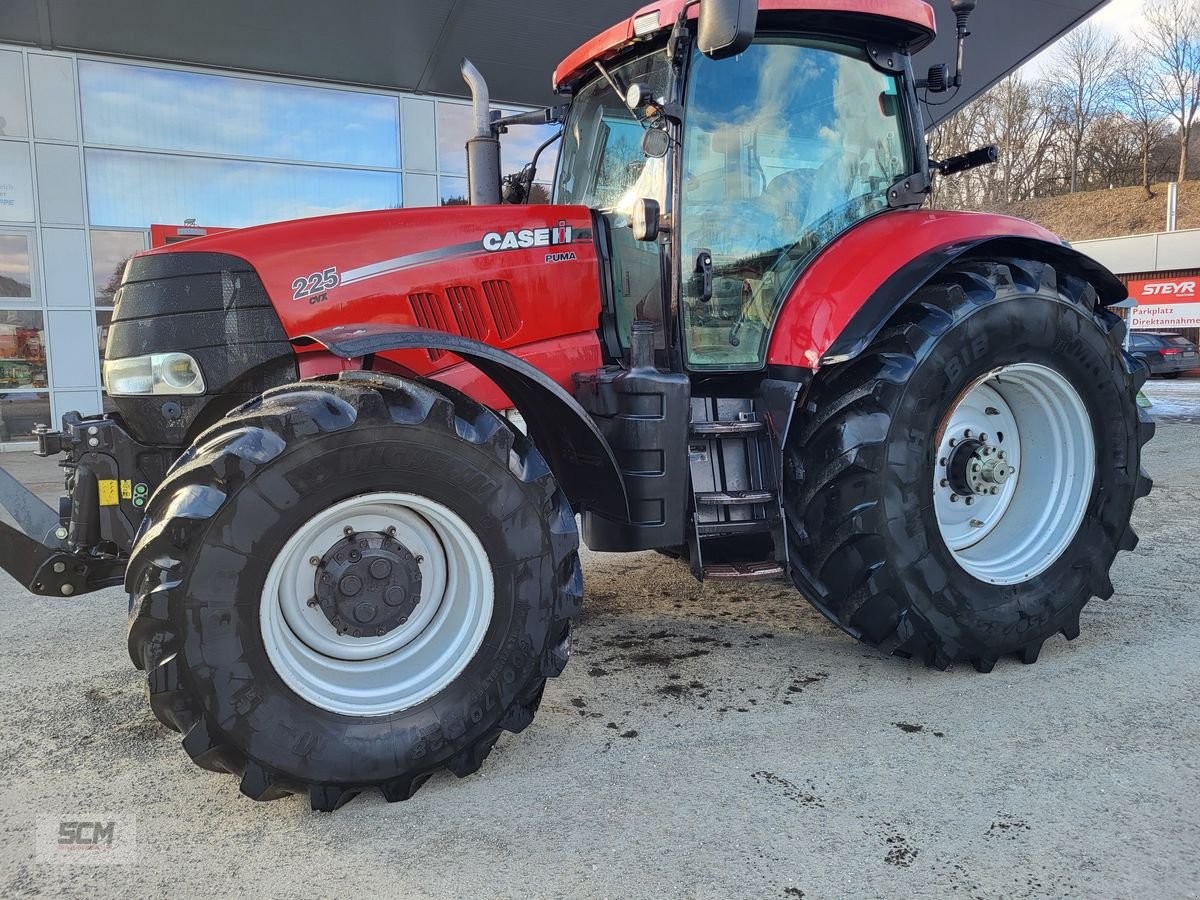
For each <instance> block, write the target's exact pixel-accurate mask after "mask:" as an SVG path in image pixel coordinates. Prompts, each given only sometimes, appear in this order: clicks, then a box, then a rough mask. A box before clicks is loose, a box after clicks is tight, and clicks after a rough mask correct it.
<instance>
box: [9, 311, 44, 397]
mask: <svg viewBox="0 0 1200 900" xmlns="http://www.w3.org/2000/svg"><path fill="white" fill-rule="evenodd" d="M47 385H48V381H47V378H46V328H45V320H44V318H43V316H42V314H41V313H40V312H37V311H35V310H26V309H0V391H11V390H19V389H21V388H44V387H46V386H47Z"/></svg>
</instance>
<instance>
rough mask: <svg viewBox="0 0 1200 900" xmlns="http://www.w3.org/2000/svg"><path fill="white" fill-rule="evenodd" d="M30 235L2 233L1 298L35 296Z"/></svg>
mask: <svg viewBox="0 0 1200 900" xmlns="http://www.w3.org/2000/svg"><path fill="white" fill-rule="evenodd" d="M32 270H33V266H32V263H31V261H30V254H29V235H27V234H11V233H9V234H3V233H0V300H21V299H27V298H29V297H32V296H33V277H32V275H31V272H32Z"/></svg>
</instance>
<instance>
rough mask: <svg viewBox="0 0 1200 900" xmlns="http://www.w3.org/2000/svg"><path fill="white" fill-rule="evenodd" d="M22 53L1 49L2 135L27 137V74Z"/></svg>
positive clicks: (0, 127)
mask: <svg viewBox="0 0 1200 900" xmlns="http://www.w3.org/2000/svg"><path fill="white" fill-rule="evenodd" d="M22 69H23V66H22V65H21V54H20V53H14V52H13V51H11V50H3V51H0V137H26V136H28V134H29V128H28V127H27V126H26V124H25V76H24V73H23V72H22Z"/></svg>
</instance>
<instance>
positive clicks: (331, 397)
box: [127, 373, 583, 810]
mask: <svg viewBox="0 0 1200 900" xmlns="http://www.w3.org/2000/svg"><path fill="white" fill-rule="evenodd" d="M577 549H578V535H577V533H576V527H575V519H574V515H573V513H572V511H571V508H570V506H569V504H568V503H567V501H566V498H565V496H564V495H563V493H562V491H561V490H560V489H559V488H558V486H557V484H556V482H555V480H554V477H553V475H552V474H551V472H550V470H549V469H548V467H547V466H546V464H545V462H544V460H543V459H542V457H541V456H540V455H539V454H538V452H537V451H536V450H535V449H534V447H533V446H532V444H530V443H529V442H528V441H527V440H526V439H525V438H524V437H523V436H522V435H520V434H519V433H517V432H516V431H515V430H514V429H511V428H509V427H508V426H507V424H506V423H505V422H504V421H503V420H502V419H500V418H499V417H498V416H496V415H495V414H494V413H492V412H491V411H490V410H488V409H486V408H484V407H482V406H480V405H479V404H476V403H474V402H473V401H471V400H469V399H467V398H466V397H464V396H463V395H461V394H459V393H457V392H455V391H452V390H450V389H446V390H442V389H440V388H438V386H436V385H433V384H428V383H417V382H413V381H408V380H403V379H399V378H395V377H391V376H386V375H379V374H373V373H346V374H344V375H342V376H341V377H340V378H339V379H338V380H335V381H323V382H305V383H301V384H296V385H290V386H286V387H282V388H278V389H276V390H272V391H269V392H268V393H267V394H265V395H263V397H261V398H259V399H257V400H254V401H252V402H251V403H249V404H246V405H245V406H243V407H241V408H240V409H238V410H235V411H234V412H233V413H231V414H230V415H229V416H228V417H227V418H226V419H224V420H223V421H222V422H220V423H218V424H217V425H216V426H214V427H213V428H211V429H209V430H208V431H207V432H205V433H204V434H203V435H201V437H200V438H199V439H198V441H197V442H196V445H195V446H194V447H193V448H192V449H191V450H189V451H188V452H187V453H186V454H185V455H184V456H183V457H182V458H181V459H180V460H179V462H178V463H176V465H175V466H174V468H173V469H172V471H171V472H170V473H169V474H168V476H167V478H166V479H165V481H164V482H163V484H162V485H161V486H160V487H159V489H158V490H157V491H156V492H155V494H154V496H153V498H152V499H151V501H150V503H149V505H148V507H147V513H146V519H145V523H144V525H143V527H142V530H141V532H140V534H139V538H138V540H137V542H136V545H135V547H134V551H133V554H132V558H131V561H130V565H129V571H128V575H127V586H128V588H129V590H130V592H131V611H130V629H129V650H130V655H131V657H132V658H133V661H134V664H135V665H137V666H138V668H141V669H145V670H146V673H147V685H148V693H149V698H150V705H151V708H152V709H153V711H154V713H155V715H156V716H157V717H158V719H159V720H160V721H161V722H162V723H163V724H165V725H167V726H168V727H170V728H172V729H174V730H176V731H179V732H182V733H183V734H184V739H183V746H184V749H185V750H186V751H187V753H188V754H189V756H191V758H192V759H193V761H195V762H196V763H197V764H198V765H200V766H201V767H203V768H206V769H211V770H214V771H226V772H230V773H233V774H235V775H237V776H239V777H240V779H241V782H240V783H241V790H242V792H243V793H244V794H246V795H248V796H250V797H252V798H253V799H256V800H273V799H277V798H279V797H283V796H286V795H288V794H292V793H305V794H307V795H308V797H309V799H310V801H311V803H312V806H313V808H314V809H321V810H331V809H334V808H336V807H338V806H340V805H341V804H342V803H344V802H346V801H347V800H349V799H350V798H352V797H353V796H355V795H356V794H358V793H360V792H362V791H364V790H369V789H376V790H378V791H379V792H381V793H382V794H383V796H384V797H385V798H386V799H387V800H389V801H396V800H406V799H408V798H409V797H411V796H412V794H413V793H414V792H415V791H416V790H417V789H418V788H419V787H420V785H421V784H422V783H423V782H424V781H425V780H426V779H427V778H428V777H429V776H430V775H431V774H433V773H434V772H436V771H438V770H440V769H442V768H447V769H449V770H450V771H452V772H454V774H456V775H458V776H459V777H464V776H466V775H469V774H471V773H472V772H474V771H476V770H477V769H478V768H479V766H480V764H481V763H482V762H483V760H484V758H485V757H486V756H487V755H488V753H489V752H490V750H491V748H492V746H493V745H494V744H495V742H496V740H497V738H498V737H499V736H500V734H501V732H502V731H504V730H507V731H511V732H518V731H521V730H522V729H524V728H525V726H527V725H528V724H529V722H530V721H531V720H532V718H533V715H534V713H535V712H536V710H537V707H538V704H539V702H540V700H541V696H542V691H543V690H544V687H545V682H546V678H548V677H553V676H556V675H558V674H559V673H560V672H561V671H562V669H563V667H564V665H565V664H566V660H567V656H568V654H569V650H570V618H571V616H573V615H575V614H576V613H577V612H578V610H579V607H580V603H581V600H582V592H583V581H582V575H581V572H580V567H579V556H578V553H577Z"/></svg>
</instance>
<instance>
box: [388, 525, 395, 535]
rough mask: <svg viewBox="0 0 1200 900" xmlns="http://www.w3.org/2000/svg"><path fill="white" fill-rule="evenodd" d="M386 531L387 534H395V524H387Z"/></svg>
mask: <svg viewBox="0 0 1200 900" xmlns="http://www.w3.org/2000/svg"><path fill="white" fill-rule="evenodd" d="M387 533H388V534H395V533H396V526H395V525H389V526H388V529H387Z"/></svg>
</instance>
